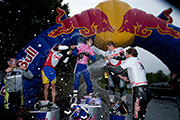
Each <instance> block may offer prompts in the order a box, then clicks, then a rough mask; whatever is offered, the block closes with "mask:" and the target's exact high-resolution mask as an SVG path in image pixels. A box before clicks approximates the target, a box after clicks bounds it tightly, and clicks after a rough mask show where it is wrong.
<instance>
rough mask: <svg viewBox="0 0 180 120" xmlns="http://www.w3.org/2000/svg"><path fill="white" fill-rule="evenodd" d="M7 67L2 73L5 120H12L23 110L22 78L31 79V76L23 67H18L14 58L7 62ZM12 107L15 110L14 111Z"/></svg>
mask: <svg viewBox="0 0 180 120" xmlns="http://www.w3.org/2000/svg"><path fill="white" fill-rule="evenodd" d="M8 65H9V67H8V68H7V69H6V70H5V71H3V77H4V83H5V88H6V90H5V96H4V108H5V109H6V110H7V117H8V118H7V119H8V120H9V119H11V120H12V119H15V118H17V117H19V116H18V115H19V114H21V113H20V110H22V109H23V104H24V101H23V77H26V78H29V79H31V78H32V77H33V74H32V73H31V71H29V70H28V69H27V68H25V67H24V66H21V65H20V66H18V65H17V59H15V58H11V59H10V60H9V61H8ZM14 107H15V108H16V109H15V111H14ZM12 113H13V114H12ZM11 115H13V116H11ZM15 116H16V117H15Z"/></svg>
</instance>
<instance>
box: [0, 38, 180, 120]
mask: <svg viewBox="0 0 180 120" xmlns="http://www.w3.org/2000/svg"><path fill="white" fill-rule="evenodd" d="M81 41H83V43H81V44H79V45H78V46H76V45H71V46H65V45H61V44H56V45H55V46H53V47H52V49H51V50H50V52H49V54H48V56H47V58H46V61H45V63H44V65H43V68H42V71H41V76H42V83H43V85H44V91H43V92H44V99H45V100H48V89H49V87H50V86H51V88H52V90H51V96H52V102H53V103H55V101H56V99H55V95H56V87H55V84H56V72H55V67H56V65H57V64H58V62H59V60H60V59H61V58H62V57H63V54H62V53H61V51H63V50H69V52H68V53H67V54H68V55H73V56H77V61H76V66H75V69H74V88H73V92H72V93H73V97H72V103H76V104H77V101H78V99H77V98H78V86H79V81H80V77H81V74H83V77H84V79H85V82H86V84H87V94H88V96H89V97H92V96H93V89H92V82H91V77H90V72H89V70H88V60H89V59H91V60H93V61H96V56H95V54H94V51H93V49H92V48H91V46H92V45H93V40H92V39H91V38H83V39H82V40H81ZM106 47H107V51H106V53H105V58H104V61H105V62H106V68H107V69H108V72H107V76H108V77H106V78H108V87H109V101H110V105H111V106H113V105H114V103H115V102H116V101H117V100H116V99H115V88H118V89H119V91H120V100H118V101H124V102H125V103H127V99H126V92H125V88H126V82H130V85H131V87H132V94H133V108H132V111H133V120H144V119H145V114H146V109H147V105H148V103H149V101H150V100H151V92H150V90H149V88H148V81H147V79H146V72H145V69H144V67H143V65H142V63H141V62H140V60H139V59H138V52H137V50H136V49H135V48H129V49H127V50H126V51H124V49H123V48H122V47H116V45H115V43H114V42H112V41H110V42H108V43H107V44H106ZM8 65H9V67H8V68H7V69H5V70H4V71H3V73H2V75H1V78H2V80H4V83H5V87H6V93H5V99H4V108H5V109H6V110H7V112H8V113H13V112H14V114H13V115H14V116H15V115H17V113H18V111H19V110H20V108H22V107H23V91H22V90H23V89H22V87H23V86H22V81H23V77H26V78H28V79H31V78H33V74H32V72H31V71H30V70H28V69H27V68H25V67H24V66H21V65H18V64H17V59H16V58H11V59H10V60H9V61H8ZM125 70H127V74H128V76H126V74H125ZM171 75H172V76H171V81H170V84H171V85H172V86H173V90H174V92H175V94H176V99H177V103H178V109H179V112H180V78H179V75H177V73H172V74H171ZM14 99H16V100H14ZM54 105H56V104H54ZM14 106H15V107H16V108H17V109H16V111H13V107H14ZM10 115H11V114H10ZM9 117H11V118H12V116H9Z"/></svg>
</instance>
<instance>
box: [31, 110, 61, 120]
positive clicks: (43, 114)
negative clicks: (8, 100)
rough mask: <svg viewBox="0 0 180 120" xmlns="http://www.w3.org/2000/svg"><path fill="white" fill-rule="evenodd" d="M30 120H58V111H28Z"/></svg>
mask: <svg viewBox="0 0 180 120" xmlns="http://www.w3.org/2000/svg"><path fill="white" fill-rule="evenodd" d="M29 114H30V116H31V120H60V109H59V108H58V109H51V110H39V111H29Z"/></svg>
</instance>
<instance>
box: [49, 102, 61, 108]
mask: <svg viewBox="0 0 180 120" xmlns="http://www.w3.org/2000/svg"><path fill="white" fill-rule="evenodd" d="M50 105H51V106H50V108H51V109H57V108H59V107H58V106H57V105H56V103H53V102H51V103H50Z"/></svg>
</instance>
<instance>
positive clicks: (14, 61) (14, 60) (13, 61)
mask: <svg viewBox="0 0 180 120" xmlns="http://www.w3.org/2000/svg"><path fill="white" fill-rule="evenodd" d="M8 63H11V64H14V63H17V60H16V59H13V60H9V61H8Z"/></svg>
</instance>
